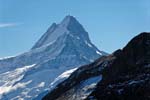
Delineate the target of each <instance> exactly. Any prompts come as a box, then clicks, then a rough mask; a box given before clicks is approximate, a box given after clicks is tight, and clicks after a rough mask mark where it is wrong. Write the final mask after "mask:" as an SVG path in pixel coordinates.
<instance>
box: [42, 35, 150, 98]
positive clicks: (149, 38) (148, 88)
mask: <svg viewBox="0 0 150 100" xmlns="http://www.w3.org/2000/svg"><path fill="white" fill-rule="evenodd" d="M95 77H101V79H97V80H94V83H95V85H94V86H93V87H92V88H90V87H91V84H90V85H88V86H86V89H85V88H83V87H84V86H83V85H82V83H84V82H86V81H87V80H89V79H91V78H95ZM87 88H88V89H87ZM89 88H90V89H89ZM79 90H80V91H84V92H82V95H79V94H81V93H78V94H77V92H79ZM87 92H88V94H87ZM56 99H57V100H84V99H86V100H150V33H141V34H139V35H138V36H136V37H135V38H133V39H132V40H131V41H130V42H129V43H128V44H127V45H126V46H125V47H124V48H123V49H122V50H117V51H115V52H114V53H113V54H111V55H109V56H103V57H101V58H99V59H97V60H96V61H95V62H93V63H91V64H89V65H85V66H82V67H80V68H78V69H77V70H76V71H75V72H73V73H72V74H71V76H70V77H69V78H68V79H67V80H65V81H63V82H62V83H60V84H59V85H58V86H57V88H55V89H54V90H53V91H51V92H50V93H49V94H47V95H46V96H45V97H44V98H43V100H56Z"/></svg>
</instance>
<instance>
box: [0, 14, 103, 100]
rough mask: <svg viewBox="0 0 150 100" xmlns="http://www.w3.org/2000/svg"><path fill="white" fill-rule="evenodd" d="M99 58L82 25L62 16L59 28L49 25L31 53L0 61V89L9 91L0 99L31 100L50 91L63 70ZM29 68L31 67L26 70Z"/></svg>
mask: <svg viewBox="0 0 150 100" xmlns="http://www.w3.org/2000/svg"><path fill="white" fill-rule="evenodd" d="M103 55H105V53H104V52H102V51H100V50H98V49H97V48H96V47H95V46H94V44H92V43H91V41H90V39H89V37H88V33H87V32H86V31H85V30H84V28H83V27H82V25H81V24H80V23H79V22H78V21H77V20H76V19H75V18H74V17H73V16H66V17H65V18H64V20H63V21H62V22H61V23H60V24H56V23H53V24H52V25H51V27H49V28H48V30H47V31H46V32H45V34H44V35H43V36H42V37H41V38H40V39H39V40H38V41H37V42H36V44H35V45H34V46H33V47H32V49H31V50H29V51H27V52H25V53H23V54H20V55H17V56H15V57H11V58H6V59H3V60H0V89H5V87H10V89H9V88H8V91H1V90H0V99H1V100H6V98H8V100H22V99H23V100H33V99H34V98H36V97H37V96H38V95H39V94H41V93H42V94H43V92H44V93H45V90H51V88H50V87H51V86H50V84H51V83H52V82H53V81H54V80H55V79H57V77H58V76H59V75H60V74H62V73H64V72H65V71H66V70H70V69H74V68H78V67H79V66H81V65H85V64H89V63H90V62H93V61H94V60H95V59H97V58H99V57H101V56H103ZM31 65H34V66H33V67H32V68H28V67H26V66H31ZM18 69H25V70H21V71H20V70H19V72H18ZM13 73H14V74H15V76H14V77H12V75H13ZM10 78H11V81H7V82H6V79H8V80H10ZM58 78H59V79H60V77H58ZM61 80H64V77H61ZM12 81H13V83H12ZM59 82H60V80H59ZM59 82H57V83H59ZM20 85H21V86H20ZM43 96H44V95H43ZM38 100H39V99H38Z"/></svg>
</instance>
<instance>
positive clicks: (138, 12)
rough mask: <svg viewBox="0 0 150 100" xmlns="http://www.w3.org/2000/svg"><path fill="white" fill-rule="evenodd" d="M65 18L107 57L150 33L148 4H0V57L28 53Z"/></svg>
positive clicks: (94, 0)
mask: <svg viewBox="0 0 150 100" xmlns="http://www.w3.org/2000/svg"><path fill="white" fill-rule="evenodd" d="M68 14H69V15H72V16H75V17H76V18H77V20H79V22H80V23H81V24H82V25H83V26H84V28H85V29H86V31H88V32H89V36H90V38H91V40H92V42H93V43H94V44H95V45H96V46H97V47H98V48H99V49H100V50H104V51H106V52H108V53H111V52H113V51H115V50H116V49H118V48H122V47H124V46H125V45H126V43H127V42H128V41H129V40H130V39H131V38H133V37H134V36H135V35H137V34H139V33H140V32H143V31H150V0H0V57H4V56H13V55H17V54H20V53H22V52H25V51H27V50H29V49H30V48H31V47H32V46H33V44H34V43H35V42H36V41H37V40H38V39H39V38H40V36H41V35H42V34H43V33H44V32H45V31H46V30H47V28H48V27H49V26H50V25H51V24H52V23H53V22H56V23H59V22H60V21H61V20H62V19H63V18H64V17H65V16H66V15H68Z"/></svg>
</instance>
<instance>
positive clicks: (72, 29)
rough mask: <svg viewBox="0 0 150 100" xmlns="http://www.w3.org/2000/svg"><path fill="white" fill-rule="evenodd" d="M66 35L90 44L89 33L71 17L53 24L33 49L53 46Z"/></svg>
mask: <svg viewBox="0 0 150 100" xmlns="http://www.w3.org/2000/svg"><path fill="white" fill-rule="evenodd" d="M64 34H66V35H67V34H69V35H71V36H74V37H76V38H80V39H81V40H83V41H84V40H85V41H87V42H90V40H89V36H88V33H87V32H86V31H85V30H84V28H83V26H82V25H81V24H80V23H79V22H78V21H77V20H76V19H75V18H74V17H73V16H70V15H69V16H66V17H65V18H64V19H63V21H62V22H61V23H60V24H56V23H53V24H52V25H51V27H50V28H49V29H48V30H47V32H46V33H45V34H44V35H43V36H42V37H41V38H40V39H39V41H38V42H37V43H36V44H35V45H34V46H33V47H32V49H35V48H39V47H41V46H44V45H46V44H51V43H52V42H54V41H55V40H56V39H57V38H58V37H60V36H62V35H64Z"/></svg>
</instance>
